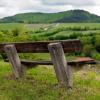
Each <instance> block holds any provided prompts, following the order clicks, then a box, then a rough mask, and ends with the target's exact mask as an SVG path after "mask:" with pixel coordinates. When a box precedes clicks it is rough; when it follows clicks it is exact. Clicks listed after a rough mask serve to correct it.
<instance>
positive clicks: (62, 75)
mask: <svg viewBox="0 0 100 100" xmlns="http://www.w3.org/2000/svg"><path fill="white" fill-rule="evenodd" d="M48 49H49V52H50V54H51V58H52V62H53V64H54V69H55V73H56V76H57V79H58V82H59V83H60V84H61V85H62V86H65V87H67V88H71V87H72V80H71V76H72V75H71V73H70V72H71V70H70V66H67V62H66V59H65V55H64V51H63V48H62V45H61V44H60V43H51V44H49V45H48Z"/></svg>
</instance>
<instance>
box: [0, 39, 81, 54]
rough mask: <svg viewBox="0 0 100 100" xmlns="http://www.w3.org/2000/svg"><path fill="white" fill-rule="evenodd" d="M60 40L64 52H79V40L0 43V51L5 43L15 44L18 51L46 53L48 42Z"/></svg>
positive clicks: (2, 50)
mask: <svg viewBox="0 0 100 100" xmlns="http://www.w3.org/2000/svg"><path fill="white" fill-rule="evenodd" d="M57 42H60V43H61V44H62V47H63V49H64V52H65V53H72V52H80V51H81V43H80V40H65V41H48V42H47V41H46V42H45V41H44V42H26V43H25V42H21V43H0V53H4V52H5V51H4V46H5V45H15V47H16V49H17V52H18V53H48V52H49V51H48V44H50V43H57Z"/></svg>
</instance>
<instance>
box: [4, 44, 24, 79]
mask: <svg viewBox="0 0 100 100" xmlns="http://www.w3.org/2000/svg"><path fill="white" fill-rule="evenodd" d="M4 50H5V52H6V54H7V56H8V59H9V62H10V63H11V64H12V66H13V72H14V76H15V78H20V77H22V76H23V74H24V69H23V68H22V65H21V62H20V58H19V56H18V53H17V50H16V48H15V46H14V45H5V46H4Z"/></svg>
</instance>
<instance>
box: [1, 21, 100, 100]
mask: <svg viewBox="0 0 100 100" xmlns="http://www.w3.org/2000/svg"><path fill="white" fill-rule="evenodd" d="M68 39H80V40H81V42H82V52H81V53H79V54H76V53H74V54H66V59H68V60H72V59H75V58H76V57H79V56H86V57H87V56H88V57H91V58H94V59H96V60H100V23H66V24H63V23H62V24H60V23H54V24H22V23H1V24H0V43H2V42H26V41H28V42H29V41H51V40H68ZM20 57H21V58H22V59H29V60H47V59H49V60H50V55H49V54H20ZM3 59H6V55H5V54H0V100H100V68H99V67H100V65H92V66H91V65H86V66H85V68H83V69H81V70H79V71H75V72H74V75H73V79H74V87H73V89H72V90H65V89H64V88H61V87H60V86H58V85H57V83H58V82H57V79H56V76H55V73H54V69H53V66H38V67H37V68H34V69H30V70H28V71H27V74H26V77H25V78H23V79H20V80H14V78H13V77H12V69H11V65H9V63H7V62H4V61H3Z"/></svg>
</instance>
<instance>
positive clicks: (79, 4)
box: [0, 0, 100, 18]
mask: <svg viewBox="0 0 100 100" xmlns="http://www.w3.org/2000/svg"><path fill="white" fill-rule="evenodd" d="M72 9H84V10H87V11H90V12H92V13H95V14H98V15H100V12H99V10H100V0H0V18H2V17H5V16H11V15H14V14H17V13H25V12H49V13H52V12H60V11H66V10H72Z"/></svg>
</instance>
